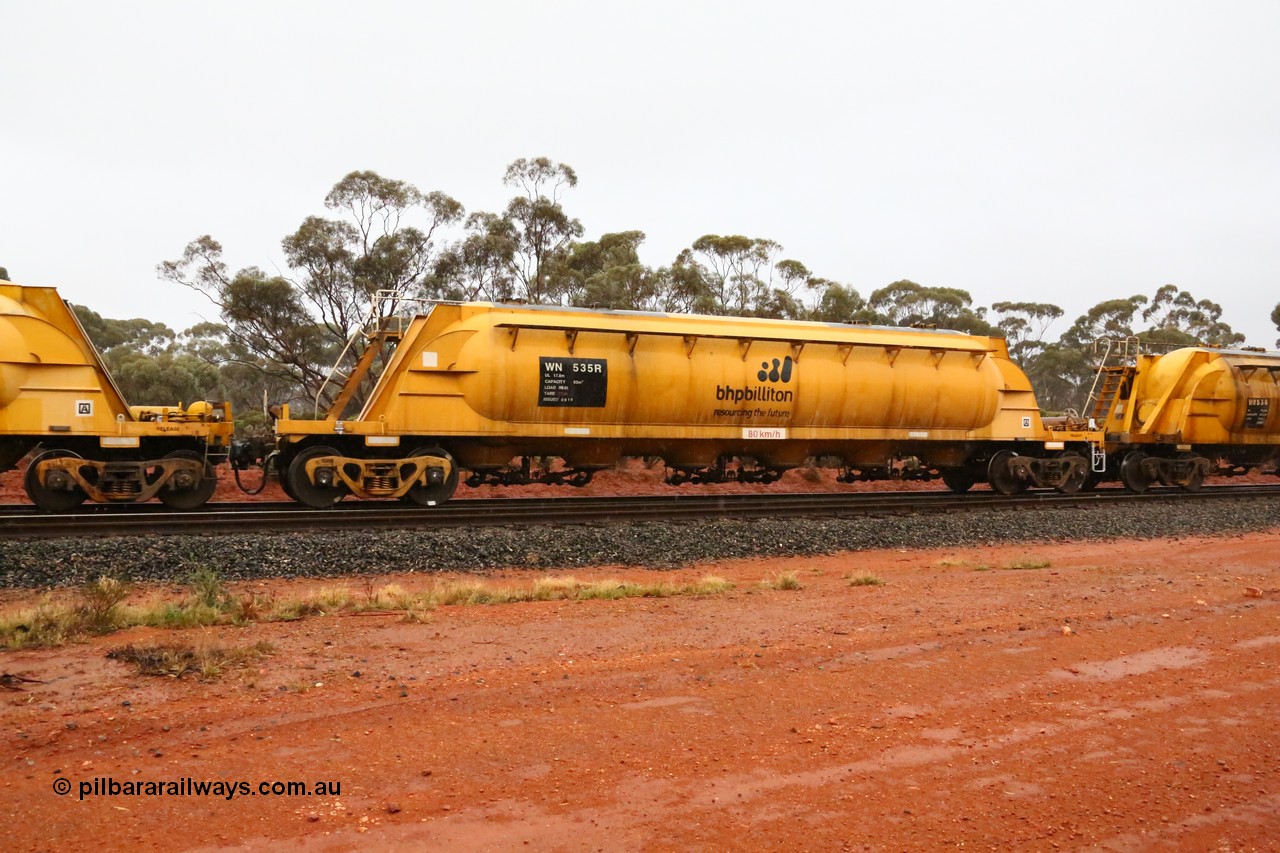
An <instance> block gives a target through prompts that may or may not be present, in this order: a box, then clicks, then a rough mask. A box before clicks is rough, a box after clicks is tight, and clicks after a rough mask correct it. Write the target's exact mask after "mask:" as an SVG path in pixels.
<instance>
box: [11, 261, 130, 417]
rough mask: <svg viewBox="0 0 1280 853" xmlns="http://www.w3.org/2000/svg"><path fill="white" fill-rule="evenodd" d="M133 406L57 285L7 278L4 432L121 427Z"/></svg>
mask: <svg viewBox="0 0 1280 853" xmlns="http://www.w3.org/2000/svg"><path fill="white" fill-rule="evenodd" d="M120 415H123V416H124V417H125V419H126V420H130V419H131V418H130V416H129V410H128V407H127V406H126V405H125V403H124V400H123V399H122V398H121V396H120V392H119V391H118V390H117V389H116V387H115V385H114V384H113V383H112V381H111V378H110V377H109V376H108V375H107V372H106V369H105V368H104V367H103V365H102V362H101V360H100V359H99V358H98V355H97V353H96V352H95V351H94V349H93V346H92V345H91V344H90V343H89V342H88V340H87V339H86V338H85V335H84V332H83V331H82V330H81V328H80V324H79V323H78V322H77V321H76V318H75V315H73V314H72V313H71V310H70V309H69V308H67V306H66V304H65V303H64V302H63V301H62V299H61V298H59V296H58V294H57V291H55V290H54V289H53V288H51V287H21V286H18V285H15V284H0V434H34V433H44V432H49V431H50V430H54V431H57V432H61V433H65V434H71V435H85V434H101V433H114V432H115V431H116V428H117V426H116V425H117V417H118V416H120Z"/></svg>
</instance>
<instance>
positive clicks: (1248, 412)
mask: <svg viewBox="0 0 1280 853" xmlns="http://www.w3.org/2000/svg"><path fill="white" fill-rule="evenodd" d="M1269 414H1271V400H1270V399H1268V398H1266V397H1250V398H1249V402H1248V404H1246V407H1245V410H1244V428H1245V429H1262V428H1263V427H1265V426H1266V425H1267V415H1269Z"/></svg>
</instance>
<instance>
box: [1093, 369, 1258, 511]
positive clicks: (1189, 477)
mask: <svg viewBox="0 0 1280 853" xmlns="http://www.w3.org/2000/svg"><path fill="white" fill-rule="evenodd" d="M1103 377H1104V382H1103V389H1104V394H1103V399H1102V404H1103V408H1102V410H1103V411H1105V413H1106V414H1105V418H1104V419H1103V422H1102V425H1103V427H1104V429H1105V432H1106V442H1107V448H1108V449H1109V450H1110V451H1111V458H1112V460H1113V462H1115V463H1117V464H1118V468H1117V469H1116V473H1118V475H1119V477H1120V479H1121V480H1122V481H1123V482H1124V484H1125V485H1126V486H1127V487H1128V488H1130V489H1132V490H1133V491H1137V492H1142V491H1146V489H1148V488H1149V487H1150V486H1152V485H1154V484H1156V483H1163V484H1165V485H1179V486H1183V487H1191V488H1196V487H1198V486H1199V485H1200V482H1201V481H1202V480H1203V479H1204V475H1205V474H1207V473H1209V472H1211V471H1212V470H1214V469H1213V465H1214V462H1216V461H1217V460H1223V461H1225V462H1226V463H1227V464H1228V465H1230V466H1232V467H1234V468H1236V469H1238V470H1248V469H1251V468H1257V467H1262V466H1264V465H1275V464H1276V463H1277V462H1280V352H1263V351H1254V350H1220V349H1210V348H1204V347H1187V348H1184V349H1178V350H1174V351H1173V352H1170V353H1167V354H1164V355H1139V356H1138V357H1137V358H1136V361H1135V363H1133V364H1130V365H1127V366H1120V367H1112V368H1107V369H1106V370H1105V371H1104V374H1103Z"/></svg>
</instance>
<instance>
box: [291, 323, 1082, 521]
mask: <svg viewBox="0 0 1280 853" xmlns="http://www.w3.org/2000/svg"><path fill="white" fill-rule="evenodd" d="M385 340H394V341H398V343H397V345H396V347H395V350H394V353H393V354H392V355H391V357H390V358H389V360H388V362H387V365H386V368H385V369H384V371H383V372H382V375H381V376H380V377H379V379H378V382H377V384H376V386H375V387H374V389H373V391H372V392H371V394H370V395H369V397H368V402H367V403H366V404H365V406H364V408H363V410H362V411H361V412H360V413H359V415H358V416H356V417H354V418H351V419H341V418H340V415H341V414H342V413H341V412H340V411H338V410H337V409H340V408H341V401H343V400H345V399H347V398H348V397H349V396H350V393H351V392H352V390H353V388H354V385H353V383H358V382H359V381H361V379H362V375H361V372H360V371H356V372H355V373H354V374H353V375H352V376H351V377H350V378H349V379H348V384H347V387H346V388H345V389H344V392H343V394H342V395H340V396H339V398H338V399H339V401H340V403H339V404H338V406H337V408H335V409H331V410H330V413H329V417H327V418H325V419H323V420H303V419H295V418H291V417H290V416H289V415H288V412H287V409H286V410H284V411H282V412H281V413H280V414H281V417H280V418H279V419H278V420H277V423H276V433H277V437H278V446H279V448H280V451H281V466H282V480H283V481H284V483H285V486H286V489H287V490H288V491H290V492H292V493H293V494H294V495H295V497H297V498H298V499H300V500H302V501H303V502H304V503H310V504H314V505H325V504H328V503H332V502H334V501H336V500H339V499H340V498H341V497H342V496H343V495H344V494H346V493H348V492H350V493H354V494H357V495H359V496H362V497H402V496H407V497H409V498H410V499H414V500H419V501H421V502H424V503H435V502H439V501H441V500H445V499H447V498H448V496H449V494H451V492H452V485H453V484H456V481H457V478H458V476H459V475H458V469H459V468H465V469H467V470H468V471H470V472H471V479H470V480H469V482H472V483H484V482H492V483H517V482H527V481H529V479H530V478H531V477H532V476H534V472H533V468H532V466H531V460H534V459H537V458H544V457H556V458H559V459H563V460H564V462H565V467H564V468H563V469H558V470H553V471H543V472H542V474H541V476H542V477H543V478H544V481H555V480H559V481H568V482H582V481H585V479H586V478H588V477H589V475H590V472H591V471H593V470H595V469H598V468H601V467H605V466H608V465H612V464H613V463H615V462H616V461H617V460H619V459H620V458H622V457H624V456H645V457H661V458H662V459H663V460H664V461H665V463H666V465H667V466H668V468H669V480H670V481H671V482H673V483H680V482H690V481H692V482H713V481H718V480H723V479H726V478H734V479H742V480H754V481H759V482H769V481H771V480H774V479H777V478H778V477H780V476H781V473H782V471H784V470H785V469H787V468H792V467H796V466H799V465H802V464H804V463H805V461H806V460H807V459H813V458H817V459H835V460H838V461H839V464H840V465H841V466H842V467H843V468H844V471H843V473H842V477H843V478H845V479H878V478H885V477H890V476H904V475H905V476H921V477H928V476H933V475H941V476H943V477H944V479H946V480H947V482H948V484H949V485H951V486H952V488H955V489H960V490H963V489H965V488H968V487H969V486H971V485H972V484H973V483H974V482H976V481H978V480H984V479H991V481H992V483H993V485H995V486H996V487H997V488H1000V490H1002V491H1017V490H1019V489H1021V488H1025V486H1026V485H1027V484H1039V485H1050V486H1056V487H1059V488H1063V489H1064V490H1068V491H1073V490H1074V489H1075V488H1078V487H1079V486H1080V484H1081V483H1082V482H1083V481H1084V479H1085V477H1086V476H1087V474H1088V470H1089V466H1090V464H1091V461H1090V460H1091V455H1092V451H1093V444H1095V443H1097V442H1096V439H1097V438H1098V436H1096V435H1095V434H1092V433H1088V432H1086V431H1074V432H1062V431H1057V432H1053V433H1050V432H1049V431H1047V430H1046V429H1045V427H1044V425H1043V424H1042V422H1041V419H1040V414H1039V409H1038V407H1037V405H1036V401H1035V398H1034V395H1033V393H1032V389H1031V386H1030V384H1029V382H1028V381H1027V378H1026V376H1025V375H1024V374H1023V373H1022V371H1021V370H1020V369H1019V368H1018V367H1017V366H1016V365H1015V364H1014V363H1013V362H1012V361H1010V359H1009V356H1008V351H1007V349H1006V346H1005V342H1004V341H1003V339H1000V338H988V337H977V336H970V335H965V334H961V333H957V332H947V331H932V330H922V329H902V328H887V327H866V326H861V327H860V326H849V325H842V324H827V323H812V322H792V321H781V320H769V319H753V318H737V317H710V316H695V315H673V314H660V313H645V312H629V311H590V310H583V309H571V308H559V307H538V306H519V305H499V304H490V303H466V304H443V303H442V304H437V305H435V306H433V308H432V310H431V311H430V312H429V313H428V314H425V315H423V316H418V317H416V318H413V319H412V320H411V321H409V322H408V324H407V326H406V327H404V328H403V329H402V330H401V329H394V330H389V329H383V330H382V331H381V332H379V333H377V334H375V335H374V336H373V338H372V342H371V348H372V347H376V346H378V345H379V343H380V342H381V341H385ZM513 460H518V461H517V462H515V463H514V464H513Z"/></svg>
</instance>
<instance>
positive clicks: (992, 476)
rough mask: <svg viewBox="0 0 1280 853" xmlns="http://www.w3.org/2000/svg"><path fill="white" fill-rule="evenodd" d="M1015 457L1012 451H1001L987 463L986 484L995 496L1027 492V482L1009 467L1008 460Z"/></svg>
mask: <svg viewBox="0 0 1280 853" xmlns="http://www.w3.org/2000/svg"><path fill="white" fill-rule="evenodd" d="M1017 455H1018V454H1016V453H1014V452H1013V451H1012V450H1001V451H999V452H997V453H996V455H995V456H992V457H991V461H990V462H989V463H987V482H988V483H990V484H991V488H992V490H993V491H995V492H996V493H997V494H1001V495H1020V494H1022V493H1023V492H1025V491H1026V490H1027V481H1026V480H1024V479H1022V478H1021V477H1019V476H1017V475H1016V474H1014V473H1013V469H1012V468H1010V467H1009V460H1011V459H1013V457H1015V456H1017Z"/></svg>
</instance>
